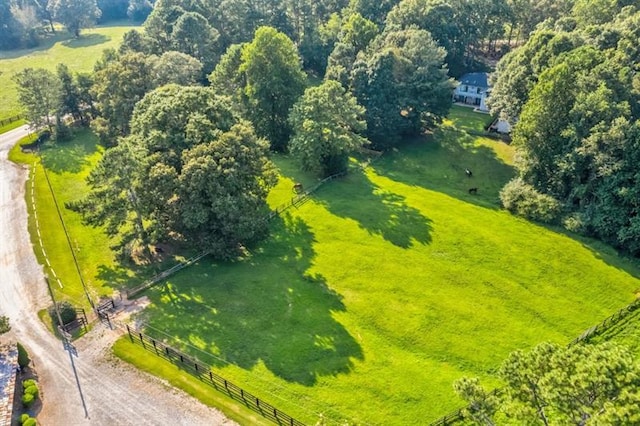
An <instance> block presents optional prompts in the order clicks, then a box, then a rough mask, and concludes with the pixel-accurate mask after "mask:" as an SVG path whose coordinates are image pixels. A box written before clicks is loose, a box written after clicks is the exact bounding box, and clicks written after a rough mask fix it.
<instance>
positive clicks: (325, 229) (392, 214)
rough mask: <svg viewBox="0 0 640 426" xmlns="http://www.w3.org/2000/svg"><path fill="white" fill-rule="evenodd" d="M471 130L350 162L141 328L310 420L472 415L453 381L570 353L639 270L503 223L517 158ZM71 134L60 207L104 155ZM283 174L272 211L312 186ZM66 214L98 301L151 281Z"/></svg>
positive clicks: (544, 231) (53, 148)
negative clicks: (551, 345) (566, 349)
mask: <svg viewBox="0 0 640 426" xmlns="http://www.w3.org/2000/svg"><path fill="white" fill-rule="evenodd" d="M463 112H464V113H467V111H463ZM471 118H472V119H477V120H478V122H480V121H481V120H484V119H486V116H482V117H474V116H471ZM468 119H469V118H468V117H467V118H464V117H462V114H459V113H458V110H457V109H454V110H453V112H452V116H451V120H449V121H448V122H447V123H445V125H444V126H442V128H441V129H439V130H438V131H436V132H435V133H433V134H431V135H428V136H427V137H425V138H419V139H415V140H412V141H407V143H406V145H405V146H402V147H400V148H399V149H398V150H397V151H394V152H390V153H387V154H385V155H384V156H382V157H381V158H379V159H377V160H376V161H375V162H373V163H372V164H371V165H369V166H367V167H364V168H361V167H359V166H358V165H357V164H356V163H355V162H354V163H353V165H352V168H351V172H350V174H349V175H348V176H346V177H345V178H342V179H338V180H335V181H332V182H330V183H329V184H327V185H325V186H323V187H322V188H320V190H319V191H318V192H317V193H315V194H314V195H313V197H311V199H310V200H309V201H307V202H306V203H304V204H303V205H301V206H299V207H298V208H292V209H289V210H287V211H286V212H285V213H284V214H283V215H282V216H281V217H280V218H276V219H274V221H273V222H272V225H271V236H270V238H269V239H267V240H265V241H264V242H262V243H261V244H260V245H258V246H257V247H252V248H250V256H248V257H247V258H246V259H243V260H240V261H236V262H228V263H216V262H212V261H211V260H209V259H203V260H202V261H200V262H199V263H198V264H196V265H194V266H192V267H190V268H188V269H186V270H184V271H182V272H180V273H178V274H177V275H175V276H172V277H170V278H169V279H168V280H167V281H165V282H164V283H162V284H160V285H158V286H157V287H155V288H153V289H151V290H149V291H147V292H146V295H147V296H148V297H149V298H150V299H151V301H152V304H151V305H150V306H149V307H148V308H147V309H146V310H145V311H144V312H143V313H142V314H141V317H140V318H138V319H139V320H141V321H144V323H145V324H146V329H145V332H146V333H147V334H150V335H153V336H156V337H157V338H161V339H164V340H166V341H168V342H169V343H170V344H172V345H174V346H176V347H179V348H181V349H183V350H184V351H186V352H188V353H190V354H192V355H194V356H196V357H197V358H199V359H200V360H201V361H203V362H208V363H210V364H211V365H213V367H214V368H215V370H216V372H218V373H219V374H221V375H222V376H224V377H225V378H227V379H229V380H232V381H234V382H235V383H237V384H239V385H241V386H242V387H244V388H245V389H246V390H247V391H249V392H251V393H253V394H255V395H258V396H260V397H261V398H262V399H264V400H266V401H267V402H269V403H271V404H273V405H275V406H276V407H278V408H279V409H281V410H283V411H285V412H287V413H288V414H291V415H292V416H294V417H296V418H298V419H300V420H302V421H304V422H305V423H309V424H313V423H315V422H316V421H318V420H319V419H320V418H323V419H325V420H326V422H327V423H328V424H336V423H338V422H340V421H342V420H347V421H349V422H351V423H356V424H389V425H394V424H397V425H405V424H424V423H427V422H429V421H432V420H435V419H436V418H438V417H439V416H441V415H443V414H446V413H447V412H448V411H450V410H452V409H455V408H457V407H459V406H460V405H461V401H460V400H459V399H457V398H456V396H455V395H454V393H453V390H452V382H453V381H454V380H456V379H458V378H460V377H461V376H464V375H466V376H479V377H481V378H482V380H483V382H484V383H486V384H490V385H491V384H492V385H499V383H498V381H497V379H496V378H495V376H494V375H493V373H494V371H495V369H496V368H497V367H498V366H499V365H500V363H501V362H502V360H503V359H504V358H505V357H506V356H507V355H508V354H509V352H511V351H513V350H515V349H526V348H530V347H533V346H534V345H536V344H537V343H539V342H540V341H543V340H550V341H553V342H556V343H560V344H563V343H568V342H569V341H571V340H572V339H573V338H574V337H576V336H577V335H579V334H580V333H581V332H582V331H584V330H585V329H587V328H588V327H590V326H591V325H594V324H596V323H598V322H600V320H601V319H603V318H605V317H606V316H608V315H609V314H611V313H612V312H614V311H616V310H617V309H619V308H621V307H622V306H624V305H626V304H627V303H629V302H630V301H631V300H633V298H634V291H636V290H637V289H638V288H639V287H640V285H639V284H638V279H637V277H638V272H639V271H638V268H637V266H636V265H635V263H633V262H630V261H627V260H625V259H624V258H622V257H619V256H618V254H617V253H616V252H615V251H614V250H612V249H610V248H609V247H607V246H605V245H602V244H599V243H597V242H594V241H591V240H586V239H580V238H576V237H574V236H572V235H568V234H567V233H565V232H560V231H557V230H554V229H550V228H548V227H544V226H541V225H538V224H534V223H531V222H528V221H525V220H522V219H520V218H517V217H514V216H512V215H510V214H509V213H507V212H505V211H502V210H501V209H500V208H499V204H498V192H499V189H500V188H501V187H502V185H503V184H504V183H505V182H506V181H508V180H509V179H510V178H511V177H512V175H513V169H512V166H511V162H512V156H513V152H512V147H510V146H508V145H506V144H504V143H502V142H499V141H495V140H492V139H488V138H484V137H477V136H471V135H469V134H467V133H466V132H465V131H464V130H462V129H461V127H462V126H461V124H460V123H461V122H467V123H468ZM461 120H462V121H461ZM468 125H469V124H468ZM470 125H471V126H475V124H470ZM78 136H79V137H78V138H76V139H75V140H74V141H72V142H67V143H62V144H59V145H50V146H48V147H47V149H46V150H44V151H43V164H45V165H46V166H47V169H48V170H49V176H50V179H51V182H52V185H53V187H54V191H55V192H56V194H57V196H58V201H59V203H64V202H65V201H70V200H73V199H77V198H79V197H80V196H81V195H82V194H83V193H84V191H86V186H85V184H84V182H83V179H84V177H85V176H86V175H87V173H88V171H89V170H90V168H91V166H92V164H95V161H97V159H98V158H99V156H100V152H101V149H100V148H99V147H98V146H97V145H96V141H95V138H94V137H93V136H92V135H90V134H89V133H86V132H82V133H79V134H78ZM13 157H14V158H16V159H19V160H22V161H33V157H32V156H25V155H24V154H17V153H15V152H14V154H13ZM274 161H275V162H276V164H277V166H278V167H279V169H280V173H281V178H280V182H279V184H278V186H277V187H276V188H274V190H273V191H272V192H271V194H270V196H269V202H270V204H271V205H272V206H273V207H275V206H277V205H280V204H282V203H283V202H285V201H287V200H289V199H290V197H291V196H292V186H293V184H294V182H303V183H304V184H305V185H306V186H308V185H311V184H312V183H313V182H314V181H315V178H313V177H311V176H308V175H305V174H303V173H300V172H298V171H297V167H296V165H295V164H294V163H293V161H292V160H291V159H289V158H287V157H283V156H276V157H274ZM465 168H469V169H470V170H472V171H473V176H472V177H467V175H466V174H465V173H464V169H465ZM37 173H39V174H36V176H35V185H36V194H37V195H36V205H37V206H38V207H37V208H38V211H39V216H51V217H52V219H51V222H50V223H49V222H47V224H46V226H44V227H43V228H42V229H43V230H44V234H48V235H46V236H45V235H43V239H44V240H45V246H46V247H47V252H48V253H49V255H50V256H51V261H52V263H53V264H54V267H56V268H60V269H59V271H58V275H60V276H62V277H63V282H65V285H64V288H63V289H57V291H59V292H65V293H66V295H67V297H69V298H71V299H73V300H79V303H82V297H81V288H80V286H79V283H77V282H75V283H74V280H76V281H77V278H75V277H77V274H76V273H75V270H74V269H73V266H72V264H71V260H70V259H71V257H70V254H69V252H68V248H66V247H64V245H65V244H66V241H65V240H64V236H63V234H62V231H61V229H60V225H59V223H57V224H56V223H55V220H54V219H55V212H54V208H53V204H52V201H51V200H49V201H47V197H49V199H50V197H51V196H50V194H49V193H48V188H47V187H46V186H43V185H46V184H43V182H44V181H43V179H42V176H41V173H42V172H41V171H40V172H37ZM32 182H33V181H32ZM470 187H477V188H478V193H477V194H474V195H472V194H469V192H468V189H469V188H470ZM27 194H29V193H27ZM41 210H42V213H40V212H41ZM63 216H64V217H65V222H66V223H67V226H68V228H69V231H70V234H71V235H72V241H73V244H74V245H75V247H76V249H77V250H78V258H79V261H80V264H81V267H82V271H83V274H84V276H85V280H86V281H87V282H89V284H90V286H91V287H92V289H93V290H92V292H93V293H94V294H96V295H97V294H108V293H109V292H110V291H111V290H112V289H116V288H119V287H122V286H130V285H135V284H136V283H138V282H140V279H141V278H142V277H144V276H145V274H147V275H148V274H149V273H150V272H151V271H150V268H147V269H145V268H142V267H139V266H132V265H121V264H119V263H118V262H116V260H115V258H114V256H113V254H112V253H111V252H110V251H109V249H108V247H109V245H110V244H112V242H111V241H109V239H108V238H106V237H104V235H103V234H102V233H101V231H100V230H99V229H93V228H88V227H85V226H83V225H82V224H81V221H80V219H79V217H78V216H77V215H76V214H75V213H74V212H71V211H69V210H67V209H63ZM31 220H33V215H32V216H31ZM47 220H49V219H47ZM31 226H32V225H31ZM42 226H43V225H42V224H41V227H42ZM32 235H33V232H32ZM34 241H35V240H34ZM49 247H50V248H49ZM36 253H38V250H37V249H36ZM55 265H59V266H55ZM165 267H166V266H165ZM67 282H68V284H66V283H67ZM116 352H117V353H118V354H119V355H120V356H121V357H123V358H125V359H126V360H127V361H129V362H132V363H134V364H137V365H139V366H140V367H141V368H143V369H149V370H153V371H155V372H156V373H157V374H159V375H161V376H163V377H166V378H167V380H169V381H171V382H172V383H175V384H177V385H179V386H181V387H185V388H187V389H190V390H188V391H189V392H191V393H192V394H194V395H199V397H201V398H203V399H205V400H207V402H209V403H213V404H216V405H218V404H219V401H218V402H216V401H215V398H214V399H209V397H208V396H202V392H204V391H202V390H197V389H196V388H197V385H196V382H197V381H195V380H192V379H189V378H188V377H185V376H184V375H179V373H176V371H174V370H175V369H173V368H169V367H166V368H165V367H163V366H162V364H163V362H161V361H159V360H157V362H156V360H154V361H153V362H151V363H148V359H149V356H148V355H145V356H143V355H140V356H138V355H136V354H137V353H140V354H141V353H142V352H139V351H138V352H136V349H132V348H130V347H128V345H126V344H125V343H124V342H120V343H119V344H118V345H117V347H116ZM126 354H129V355H126ZM177 375H179V377H178V376H177ZM190 380H191V381H190ZM194 389H196V390H194ZM209 392H214V391H213V390H210V391H209ZM223 405H224V406H223V407H222V409H223V410H225V412H228V413H230V414H231V415H232V416H234V417H238V414H237V412H236V411H237V410H235V409H234V408H232V407H233V405H231V404H223ZM240 418H241V419H243V418H244V419H249V417H246V416H244V415H241V416H240ZM247 422H248V423H251V420H247Z"/></svg>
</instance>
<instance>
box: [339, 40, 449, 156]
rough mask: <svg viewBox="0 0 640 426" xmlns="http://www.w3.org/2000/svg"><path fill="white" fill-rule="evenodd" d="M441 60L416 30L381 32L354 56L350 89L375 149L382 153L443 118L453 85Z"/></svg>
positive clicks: (440, 52) (440, 53)
mask: <svg viewBox="0 0 640 426" xmlns="http://www.w3.org/2000/svg"><path fill="white" fill-rule="evenodd" d="M444 57H445V52H444V50H443V49H442V48H441V47H438V46H437V45H436V44H435V42H434V41H433V39H432V38H431V36H430V35H429V33H428V32H426V31H424V30H417V29H410V30H404V31H394V32H389V33H383V34H381V35H380V36H378V37H377V38H376V40H374V41H373V42H372V43H371V45H370V46H369V48H368V49H367V51H366V52H365V54H363V55H359V56H358V59H357V61H356V63H355V64H354V66H353V71H352V72H351V87H352V88H353V92H354V94H355V95H356V98H357V99H358V102H359V103H360V104H361V105H363V106H364V107H365V108H366V111H367V112H366V119H367V136H368V138H369V140H371V142H373V143H374V145H375V146H376V147H378V148H383V149H384V148H388V147H390V146H392V145H394V144H396V143H398V142H399V141H400V139H401V138H402V137H403V136H405V135H415V134H419V133H420V132H421V131H423V130H425V129H426V128H427V127H429V126H432V125H434V124H435V123H437V122H439V121H440V120H441V119H442V118H443V117H445V116H446V114H447V112H448V111H449V108H450V106H451V91H452V90H453V89H452V88H453V85H452V82H451V81H450V80H449V78H448V77H447V69H446V67H445V66H444V65H443V60H444Z"/></svg>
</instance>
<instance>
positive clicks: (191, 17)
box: [171, 12, 219, 73]
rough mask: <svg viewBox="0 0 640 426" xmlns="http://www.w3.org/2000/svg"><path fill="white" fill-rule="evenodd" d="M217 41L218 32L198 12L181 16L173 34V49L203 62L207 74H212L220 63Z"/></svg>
mask: <svg viewBox="0 0 640 426" xmlns="http://www.w3.org/2000/svg"><path fill="white" fill-rule="evenodd" d="M217 40H218V31H216V30H215V28H212V27H211V25H209V23H208V22H207V20H206V19H205V18H204V16H202V15H201V14H199V13H196V12H186V13H184V14H183V15H182V16H180V18H178V19H177V20H176V23H175V25H174V27H173V31H172V33H171V41H172V46H173V49H174V50H177V51H179V52H182V53H186V54H187V55H189V56H191V57H193V58H195V59H197V60H199V61H200V62H202V63H203V64H204V65H205V70H204V71H205V73H209V72H211V71H212V70H213V66H214V64H215V63H217V62H218V56H219V49H218V47H217Z"/></svg>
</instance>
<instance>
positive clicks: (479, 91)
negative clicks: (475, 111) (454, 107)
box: [476, 87, 482, 95]
mask: <svg viewBox="0 0 640 426" xmlns="http://www.w3.org/2000/svg"><path fill="white" fill-rule="evenodd" d="M476 93H477V94H478V95H479V94H481V93H482V89H481V88H480V87H478V89H477V91H476Z"/></svg>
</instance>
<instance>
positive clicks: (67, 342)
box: [44, 274, 89, 419]
mask: <svg viewBox="0 0 640 426" xmlns="http://www.w3.org/2000/svg"><path fill="white" fill-rule="evenodd" d="M44 280H45V282H46V283H47V289H48V290H49V296H51V301H52V302H53V308H54V310H55V312H56V317H57V318H58V332H59V333H60V337H62V345H63V347H64V349H65V350H66V351H67V352H69V361H70V362H71V369H72V370H73V375H74V377H75V379H76V386H78V392H79V393H80V401H82V408H83V409H84V417H85V418H86V419H88V418H89V411H88V410H87V404H86V402H85V400H84V394H83V393H82V387H81V386H80V378H79V377H78V371H77V370H76V363H75V362H74V360H73V356H74V355H75V356H78V351H77V350H76V348H75V346H73V344H72V343H71V339H70V338H71V335H70V334H69V333H67V332H66V331H65V330H64V329H63V328H62V317H61V316H60V310H59V309H58V303H57V302H56V299H55V297H54V296H53V290H52V289H51V284H50V283H49V277H48V276H47V275H46V274H45V276H44Z"/></svg>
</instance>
